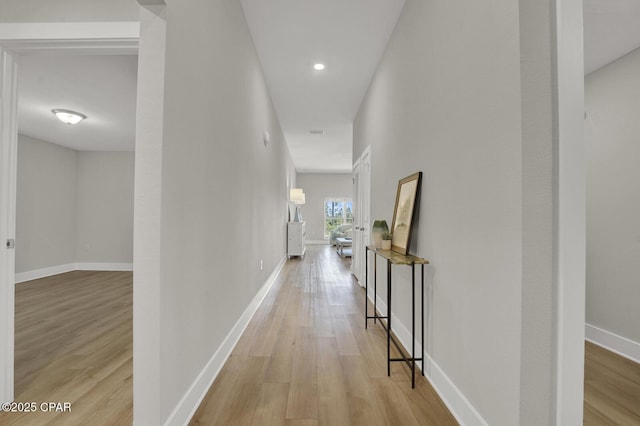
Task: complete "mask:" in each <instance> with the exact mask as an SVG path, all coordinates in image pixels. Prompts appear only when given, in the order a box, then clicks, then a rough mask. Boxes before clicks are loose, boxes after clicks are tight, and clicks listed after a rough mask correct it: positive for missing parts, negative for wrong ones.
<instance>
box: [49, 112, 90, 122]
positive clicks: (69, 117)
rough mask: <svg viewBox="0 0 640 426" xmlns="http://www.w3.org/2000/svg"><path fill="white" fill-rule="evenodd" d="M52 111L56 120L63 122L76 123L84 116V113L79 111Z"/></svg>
mask: <svg viewBox="0 0 640 426" xmlns="http://www.w3.org/2000/svg"><path fill="white" fill-rule="evenodd" d="M51 112H52V113H54V114H55V116H56V117H57V118H58V120H60V121H62V122H63V123H65V124H78V123H79V122H81V121H82V120H84V119H85V118H87V116H86V115H84V114H80V113H79V112H75V111H71V110H68V109H52V110H51Z"/></svg>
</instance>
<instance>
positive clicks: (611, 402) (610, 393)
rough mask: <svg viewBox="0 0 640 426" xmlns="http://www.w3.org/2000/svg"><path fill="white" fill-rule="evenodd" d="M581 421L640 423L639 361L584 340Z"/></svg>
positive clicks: (593, 425)
mask: <svg viewBox="0 0 640 426" xmlns="http://www.w3.org/2000/svg"><path fill="white" fill-rule="evenodd" d="M584 424H585V425H589V426H599V425H603V426H604V425H624V426H631V425H640V364H637V363H635V362H633V361H631V360H628V359H626V358H624V357H621V356H620V355H616V354H614V353H613V352H609V351H607V350H605V349H603V348H601V347H600V346H597V345H594V344H593V343H589V342H587V343H586V356H585V365H584Z"/></svg>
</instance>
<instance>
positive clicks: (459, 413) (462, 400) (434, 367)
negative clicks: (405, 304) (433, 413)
mask: <svg viewBox="0 0 640 426" xmlns="http://www.w3.org/2000/svg"><path fill="white" fill-rule="evenodd" d="M377 299H378V301H377V305H378V310H379V311H380V312H387V304H386V302H385V301H384V300H382V299H381V298H380V297H379V296H378V297H377ZM369 300H371V297H369ZM391 323H392V326H393V332H394V333H395V335H396V336H397V337H398V340H399V341H400V344H401V345H402V346H403V347H404V348H405V350H406V349H407V348H410V347H411V332H409V329H408V328H407V327H406V326H405V325H404V324H403V323H402V321H400V319H399V318H398V317H397V316H396V315H395V314H393V313H392V314H391ZM415 351H416V355H417V357H418V358H419V357H420V355H419V354H420V353H421V351H422V346H421V344H420V342H419V341H418V340H417V339H416V340H415ZM407 353H409V351H408V350H407ZM424 357H425V364H424V375H425V377H426V378H427V379H428V380H429V383H431V386H433V389H435V391H436V392H437V394H438V395H439V396H440V398H441V399H442V401H443V402H444V404H445V405H446V406H447V408H448V409H449V411H450V412H451V414H452V415H453V417H455V419H456V420H457V421H458V423H459V424H461V425H465V426H476V425H477V426H488V423H487V422H486V421H485V420H484V419H483V418H482V416H481V415H480V413H478V411H477V410H476V409H475V407H474V406H473V405H471V403H470V402H469V400H468V399H467V398H466V397H465V396H464V394H463V393H462V392H461V391H460V389H458V388H457V386H456V385H455V384H454V383H453V381H451V379H450V378H449V377H448V376H447V375H446V374H445V372H444V370H442V369H441V368H440V367H439V366H438V364H436V362H435V361H434V360H433V359H432V358H431V357H430V356H429V354H427V353H426V352H425V354H424ZM418 365H420V363H419V362H417V363H416V367H417V366H418ZM417 374H419V373H417Z"/></svg>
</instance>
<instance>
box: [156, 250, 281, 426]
mask: <svg viewBox="0 0 640 426" xmlns="http://www.w3.org/2000/svg"><path fill="white" fill-rule="evenodd" d="M286 261H287V257H286V256H285V257H284V258H282V260H281V261H280V263H278V265H277V266H276V268H275V269H274V270H273V272H272V273H271V275H269V278H267V280H266V281H265V283H264V285H263V286H262V288H261V289H260V290H258V293H257V294H256V295H255V297H254V298H253V300H252V301H251V302H250V303H249V306H247V309H245V311H244V313H243V314H242V316H241V317H240V319H238V321H237V322H236V324H235V325H234V326H233V328H232V329H231V331H230V332H229V334H228V335H227V337H226V338H225V339H224V341H223V342H222V344H221V345H220V347H219V348H218V350H217V351H216V352H215V353H214V354H213V356H212V357H211V359H209V362H207V365H205V367H204V368H203V369H202V371H201V372H200V374H198V377H197V378H196V380H195V381H194V382H193V383H192V384H191V386H189V389H188V390H187V392H186V393H185V394H184V395H183V397H182V398H181V399H180V402H179V403H178V405H176V407H175V408H174V409H173V411H172V412H171V414H170V415H169V417H168V418H167V421H166V422H165V423H164V424H165V426H170V425H188V424H189V421H190V420H191V418H192V417H193V415H194V414H195V412H196V410H197V409H198V407H199V406H200V403H201V402H202V400H203V399H204V397H205V395H206V394H207V392H208V391H209V388H210V387H211V385H212V384H213V382H214V380H215V379H216V377H218V374H219V373H220V370H221V369H222V367H223V366H224V363H225V362H226V361H227V358H229V355H231V352H232V351H233V348H234V347H235V346H236V344H237V343H238V340H239V339H240V337H241V336H242V333H243V332H244V330H245V328H247V325H249V322H250V321H251V318H253V315H254V314H255V313H256V311H257V310H258V308H259V307H260V304H262V301H263V300H264V298H265V296H266V295H267V293H268V292H269V290H270V289H271V287H272V286H273V284H274V283H275V281H276V278H278V275H280V272H282V268H283V267H284V264H285V263H286Z"/></svg>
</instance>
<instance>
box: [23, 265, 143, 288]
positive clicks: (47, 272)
mask: <svg viewBox="0 0 640 426" xmlns="http://www.w3.org/2000/svg"><path fill="white" fill-rule="evenodd" d="M71 271H133V263H67V264H66V265H56V266H50V267H48V268H42V269H36V270H33V271H27V272H20V273H18V274H16V279H15V283H16V284H18V283H22V282H25V281H31V280H37V279H39V278H46V277H50V276H52V275H58V274H64V273H66V272H71Z"/></svg>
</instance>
